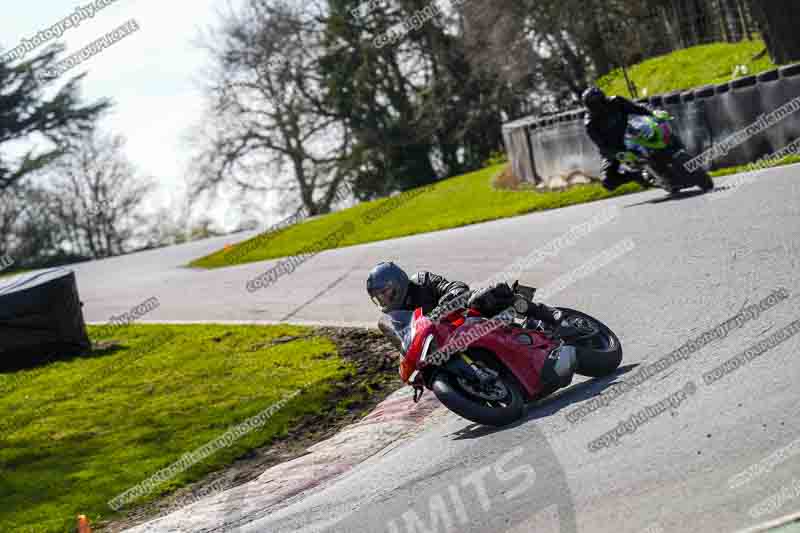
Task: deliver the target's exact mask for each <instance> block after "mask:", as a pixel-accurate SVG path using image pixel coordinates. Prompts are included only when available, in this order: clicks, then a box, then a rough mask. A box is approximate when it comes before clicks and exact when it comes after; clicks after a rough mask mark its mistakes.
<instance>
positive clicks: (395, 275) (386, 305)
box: [367, 261, 409, 313]
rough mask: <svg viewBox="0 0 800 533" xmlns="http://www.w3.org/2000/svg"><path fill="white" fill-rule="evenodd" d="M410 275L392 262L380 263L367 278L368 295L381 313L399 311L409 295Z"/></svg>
mask: <svg viewBox="0 0 800 533" xmlns="http://www.w3.org/2000/svg"><path fill="white" fill-rule="evenodd" d="M408 283H409V281H408V275H407V274H406V273H405V272H404V271H403V269H402V268H400V267H399V266H397V265H395V264H394V263H392V262H391V261H389V262H388V263H378V264H377V265H375V268H373V269H372V271H370V273H369V276H368V277H367V293H368V294H369V297H370V298H372V302H373V303H374V304H375V305H377V306H378V307H379V308H380V309H381V311H383V312H384V313H388V312H389V311H393V310H395V309H398V308H399V307H400V306H401V305H402V304H403V302H404V301H405V299H406V294H408Z"/></svg>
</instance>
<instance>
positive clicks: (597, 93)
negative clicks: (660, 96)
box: [583, 87, 653, 191]
mask: <svg viewBox="0 0 800 533" xmlns="http://www.w3.org/2000/svg"><path fill="white" fill-rule="evenodd" d="M583 105H585V106H586V109H587V111H588V116H587V117H586V122H585V126H586V133H587V134H588V135H589V137H590V138H591V139H592V141H593V142H594V143H595V145H597V148H598V149H599V150H600V155H601V157H602V159H603V167H602V168H603V170H602V175H601V179H602V180H603V181H602V183H603V187H605V188H606V189H607V190H609V191H611V190H614V189H616V188H617V187H619V186H620V185H623V184H624V183H627V182H630V181H636V182H638V183H640V184H642V185H644V186H648V184H647V183H646V182H645V181H644V179H643V176H642V174H641V173H640V172H633V171H631V172H623V171H621V170H620V162H619V160H618V159H617V154H618V153H619V152H623V151H624V150H625V143H624V141H625V129H626V128H627V127H628V115H648V116H651V115H652V114H653V112H652V111H651V110H649V109H648V108H646V107H644V106H641V105H639V104H636V103H634V102H631V101H630V100H628V99H627V98H623V97H621V96H614V97H612V98H608V97H607V96H606V95H605V93H603V91H601V90H600V89H598V88H597V87H590V88H589V89H586V91H584V93H583Z"/></svg>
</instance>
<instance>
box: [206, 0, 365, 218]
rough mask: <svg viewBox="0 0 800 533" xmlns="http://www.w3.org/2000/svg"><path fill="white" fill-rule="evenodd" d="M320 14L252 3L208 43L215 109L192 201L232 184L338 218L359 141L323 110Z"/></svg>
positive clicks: (270, 2) (272, 2)
mask: <svg viewBox="0 0 800 533" xmlns="http://www.w3.org/2000/svg"><path fill="white" fill-rule="evenodd" d="M321 9H322V8H318V7H315V6H314V5H311V4H305V5H302V4H301V5H297V6H292V5H289V4H287V3H285V2H281V1H280V0H248V2H247V3H246V4H245V6H244V7H243V8H242V10H241V12H239V13H238V14H231V15H229V16H228V17H227V18H226V19H225V21H224V26H223V28H222V31H221V34H220V35H218V36H217V37H218V38H217V39H216V40H209V41H207V43H206V44H207V47H208V48H209V50H210V51H211V53H212V55H213V58H214V63H215V70H214V72H213V74H212V76H211V78H210V80H209V83H208V93H209V95H210V99H211V103H212V108H211V112H210V113H209V116H208V117H207V120H206V123H205V137H204V139H201V142H205V149H204V151H203V154H202V156H201V157H200V158H198V160H197V162H196V168H197V173H198V176H199V178H198V179H197V181H196V183H195V186H194V187H193V190H192V196H193V197H197V196H198V195H199V194H201V193H204V192H214V191H216V190H218V189H219V188H220V187H223V186H225V185H229V186H233V187H235V188H237V189H239V190H240V191H244V192H248V193H251V192H261V193H266V192H276V193H278V194H280V195H281V197H282V198H284V199H286V200H288V201H287V202H286V203H289V204H295V206H296V203H295V201H296V200H295V199H299V201H300V203H301V204H302V206H304V207H305V209H306V210H307V212H308V213H309V214H311V215H315V214H320V213H326V212H328V211H329V210H330V208H331V205H332V203H333V202H334V201H335V199H336V198H337V192H340V191H339V189H340V188H341V187H342V185H344V181H345V176H346V174H347V168H346V166H345V165H343V164H342V163H343V161H344V159H345V156H344V155H343V154H347V152H348V151H349V145H350V143H351V139H350V135H349V134H348V132H346V131H344V130H343V128H342V127H341V124H340V123H339V122H338V120H337V117H336V116H334V115H332V114H331V113H329V112H328V111H327V110H326V109H325V108H324V107H322V106H321V105H320V102H319V91H320V83H322V80H320V78H319V77H318V76H317V75H316V73H317V71H318V67H317V60H318V56H319V53H318V51H319V47H320V46H321V43H320V42H319V38H320V37H321V35H322V34H321V31H320V22H319V21H320V18H321V17H322V16H323V13H322V11H321ZM291 195H295V196H294V197H292V196H291ZM286 207H289V206H286Z"/></svg>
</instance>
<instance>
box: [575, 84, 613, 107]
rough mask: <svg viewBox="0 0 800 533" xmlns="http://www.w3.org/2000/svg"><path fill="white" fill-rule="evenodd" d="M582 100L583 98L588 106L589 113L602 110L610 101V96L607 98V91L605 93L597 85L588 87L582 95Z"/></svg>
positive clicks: (584, 103)
mask: <svg viewBox="0 0 800 533" xmlns="http://www.w3.org/2000/svg"><path fill="white" fill-rule="evenodd" d="M581 100H583V105H585V106H586V109H588V110H589V113H597V112H602V111H603V109H604V108H605V106H606V104H607V103H608V98H606V93H604V92H603V91H601V90H600V89H598V88H597V87H589V88H588V89H586V90H585V91H583V96H582V97H581Z"/></svg>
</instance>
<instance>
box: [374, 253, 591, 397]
mask: <svg viewBox="0 0 800 533" xmlns="http://www.w3.org/2000/svg"><path fill="white" fill-rule="evenodd" d="M367 293H368V294H369V296H370V298H371V299H372V301H373V302H374V303H375V305H377V306H378V307H379V308H380V310H381V311H383V313H385V314H384V315H383V317H382V318H381V320H380V321H379V322H378V328H379V329H380V330H381V331H382V332H383V333H384V334H385V335H386V336H387V337H388V338H389V340H391V341H392V342H393V343H394V344H395V345H396V346H397V347H398V349H402V347H401V340H400V338H399V337H398V336H397V335H396V334H394V333H393V332H394V331H395V330H394V328H393V327H392V326H389V324H388V323H387V320H386V319H387V318H388V317H389V316H390V315H389V314H390V313H393V312H395V311H413V310H414V309H416V308H418V307H421V308H422V311H423V313H424V314H425V315H426V316H428V317H430V318H431V319H433V320H437V319H440V318H443V317H444V316H446V315H447V314H448V313H449V312H452V311H456V310H460V309H464V308H471V309H476V310H478V311H479V312H481V314H482V315H483V316H487V315H493V316H494V315H495V314H497V313H500V312H501V311H503V310H505V309H506V308H508V307H509V306H510V305H511V300H512V299H513V291H512V290H511V288H510V287H509V286H508V285H507V284H505V283H498V284H496V285H494V286H492V287H486V288H484V289H480V290H476V291H471V290H470V288H469V286H467V284H466V283H463V282H461V281H448V280H447V279H445V278H444V277H443V276H439V275H437V274H433V273H431V272H424V271H423V272H418V273H417V274H416V275H415V276H413V277H412V278H410V279H409V277H408V275H407V274H406V273H405V272H404V271H403V269H401V268H400V267H399V266H397V265H395V264H394V263H392V262H384V263H378V264H377V265H376V266H375V268H373V269H372V271H371V272H370V273H369V276H368V277H367ZM526 316H527V317H529V318H532V319H534V320H541V321H542V322H543V323H544V324H545V325H546V326H547V327H548V328H549V329H551V330H552V331H554V332H557V334H566V335H570V334H572V333H574V331H573V330H572V328H571V327H570V326H569V325H568V324H567V323H566V320H562V319H563V318H565V317H563V314H562V311H560V310H558V309H554V308H552V307H548V306H546V305H544V304H542V303H531V304H530V305H529V308H528V311H527V313H526ZM389 322H391V319H389ZM574 370H575V356H574V349H573V351H572V352H565V353H564V355H563V357H562V352H560V351H558V350H553V351H551V352H550V354H548V357H547V359H546V360H545V362H544V364H543V366H542V369H541V379H542V382H543V383H544V384H545V385H546V387H548V390H551V391H552V390H555V389H557V388H559V387H565V386H567V385H569V384H570V383H571V381H572V375H573V373H574Z"/></svg>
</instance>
